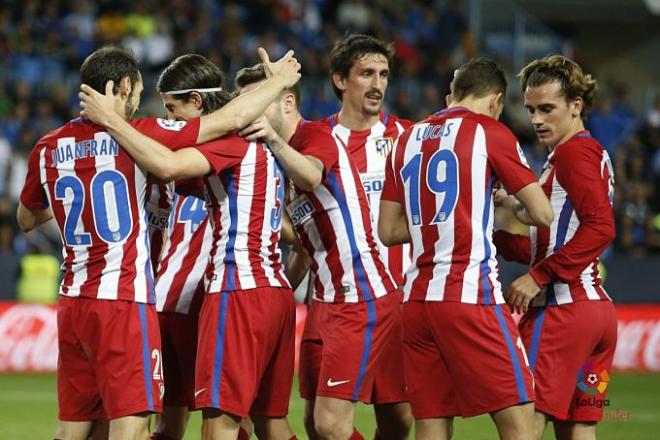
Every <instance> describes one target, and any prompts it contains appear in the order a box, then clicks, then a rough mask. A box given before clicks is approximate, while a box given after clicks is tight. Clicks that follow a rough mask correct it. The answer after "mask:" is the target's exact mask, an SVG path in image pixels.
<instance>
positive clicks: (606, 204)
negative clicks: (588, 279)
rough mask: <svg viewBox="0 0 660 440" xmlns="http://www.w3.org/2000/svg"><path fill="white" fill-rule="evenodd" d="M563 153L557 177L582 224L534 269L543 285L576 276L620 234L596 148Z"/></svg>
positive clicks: (566, 280) (537, 280)
mask: <svg viewBox="0 0 660 440" xmlns="http://www.w3.org/2000/svg"><path fill="white" fill-rule="evenodd" d="M562 155H563V156H564V157H561V158H559V157H558V158H557V165H556V176H557V180H558V181H559V183H560V184H561V185H562V186H563V187H564V188H565V189H566V192H567V194H568V199H569V200H570V201H571V203H572V205H573V208H574V209H575V214H576V215H577V217H578V219H579V220H580V225H579V226H578V228H577V230H576V231H575V234H574V235H573V237H571V239H570V240H568V241H567V242H566V243H565V244H564V246H562V247H561V248H560V249H559V250H558V251H557V252H555V253H553V254H552V255H550V256H549V257H547V258H545V259H544V260H542V261H540V262H539V263H538V264H537V265H535V266H534V267H533V268H532V270H530V275H531V276H532V277H533V278H534V280H535V281H536V282H537V284H538V285H539V286H540V287H543V286H545V285H546V284H548V283H550V282H553V281H561V282H564V283H568V282H570V281H572V280H574V279H575V278H576V277H578V276H579V275H580V273H581V272H582V271H583V270H584V269H585V268H586V267H587V266H588V265H589V264H590V263H591V262H593V261H594V260H595V259H596V258H597V257H598V256H599V255H600V254H601V253H603V251H604V250H605V249H606V248H607V246H609V244H610V243H611V242H612V241H613V240H614V238H615V237H616V228H615V224H614V214H613V212H612V206H611V204H610V198H609V189H608V188H607V184H606V183H605V182H604V181H603V176H602V175H601V162H600V158H599V157H598V156H597V155H596V154H595V153H594V152H593V151H568V150H566V151H563V152H562ZM559 159H561V162H560V160H559Z"/></svg>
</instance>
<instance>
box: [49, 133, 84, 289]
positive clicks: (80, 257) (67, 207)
mask: <svg viewBox="0 0 660 440" xmlns="http://www.w3.org/2000/svg"><path fill="white" fill-rule="evenodd" d="M75 141H76V139H75V138H74V137H63V138H59V139H57V148H60V147H64V146H65V145H70V144H72V143H75ZM44 165H45V163H44ZM74 165H75V161H67V162H64V163H58V164H57V167H56V168H55V169H56V170H57V178H58V180H59V179H60V178H62V177H64V176H72V177H74V178H75V179H76V180H78V181H80V179H79V178H78V176H77V175H76V171H75V169H74ZM81 185H82V182H81ZM72 199H73V193H72V191H66V195H65V198H64V200H63V201H62V206H63V208H64V216H65V218H66V219H69V212H70V211H71V206H72ZM67 200H68V202H67ZM82 204H83V206H85V192H84V191H83V194H82ZM84 230H85V228H84V225H83V220H82V216H79V217H78V221H77V223H76V227H75V230H74V231H75V232H74V233H75V235H76V236H78V235H80V234H82V233H84ZM62 242H63V243H66V241H62ZM69 246H70V248H71V250H72V251H73V261H72V262H71V272H73V280H72V282H71V285H70V286H68V289H67V293H66V295H67V296H80V286H82V284H83V283H84V282H85V281H87V260H88V256H89V252H88V251H87V246H84V245H82V246H81V245H76V244H72V243H69ZM60 293H62V288H61V287H60Z"/></svg>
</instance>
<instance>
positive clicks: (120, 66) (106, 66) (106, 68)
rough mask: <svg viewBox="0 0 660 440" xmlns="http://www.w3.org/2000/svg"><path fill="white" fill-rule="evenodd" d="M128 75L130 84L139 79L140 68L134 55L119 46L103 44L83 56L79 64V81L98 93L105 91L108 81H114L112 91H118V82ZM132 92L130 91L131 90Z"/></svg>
mask: <svg viewBox="0 0 660 440" xmlns="http://www.w3.org/2000/svg"><path fill="white" fill-rule="evenodd" d="M125 77H128V78H129V79H130V80H131V84H133V87H135V84H136V83H137V82H138V81H139V80H140V69H139V67H138V61H137V58H135V55H133V53H132V52H131V51H130V50H128V49H125V48H123V47H120V46H104V47H102V48H100V49H97V50H95V51H94V52H92V54H91V55H89V56H88V57H87V58H85V61H83V63H82V66H80V82H81V84H87V85H88V86H90V87H91V88H93V89H94V90H96V91H97V92H99V93H105V85H106V83H107V82H108V81H111V80H112V81H114V83H115V85H114V88H113V93H117V92H118V91H119V83H120V81H121V80H122V79H124V78H125ZM131 93H132V92H131Z"/></svg>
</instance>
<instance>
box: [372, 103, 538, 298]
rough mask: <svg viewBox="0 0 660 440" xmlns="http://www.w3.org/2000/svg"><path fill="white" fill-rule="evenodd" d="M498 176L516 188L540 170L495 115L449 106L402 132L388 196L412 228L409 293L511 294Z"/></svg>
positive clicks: (431, 295) (389, 177)
mask: <svg viewBox="0 0 660 440" xmlns="http://www.w3.org/2000/svg"><path fill="white" fill-rule="evenodd" d="M497 180H499V181H501V182H502V183H503V184H504V186H505V187H506V188H507V190H508V191H509V192H510V193H516V192H518V191H519V190H520V189H521V188H523V187H525V186H527V185H528V184H530V183H532V182H536V176H535V175H534V173H533V172H532V171H531V170H530V169H529V167H528V166H527V164H526V160H525V158H524V155H523V153H522V150H521V149H520V147H519V146H518V143H517V141H516V138H515V137H514V136H513V134H512V133H511V132H510V131H509V129H507V128H506V127H505V126H504V125H503V124H501V123H500V122H498V121H496V120H495V119H493V118H490V117H488V116H485V115H481V114H477V113H473V112H471V111H469V110H468V109H466V108H461V107H454V108H449V109H446V110H443V111H441V112H439V113H436V114H435V115H432V116H430V117H428V118H427V119H425V120H424V121H421V122H419V123H417V124H415V125H413V126H412V127H410V128H409V129H407V130H406V131H405V132H404V133H403V134H402V135H401V136H400V137H399V140H398V142H397V143H396V144H395V146H394V149H393V150H392V153H391V155H390V161H388V166H387V168H386V176H385V185H384V188H383V194H382V199H383V200H390V201H395V202H399V203H400V204H401V205H402V207H403V209H404V212H405V215H406V218H407V222H408V230H409V231H410V237H411V245H412V264H411V265H410V266H409V268H408V270H407V272H406V283H405V285H404V301H454V302H462V303H470V304H501V303H503V302H504V298H503V296H502V289H501V286H500V283H499V281H498V279H497V271H498V268H497V260H496V259H495V254H496V252H495V249H494V246H493V243H492V234H493V213H494V212H493V202H492V189H493V185H494V183H495V182H496V181H497Z"/></svg>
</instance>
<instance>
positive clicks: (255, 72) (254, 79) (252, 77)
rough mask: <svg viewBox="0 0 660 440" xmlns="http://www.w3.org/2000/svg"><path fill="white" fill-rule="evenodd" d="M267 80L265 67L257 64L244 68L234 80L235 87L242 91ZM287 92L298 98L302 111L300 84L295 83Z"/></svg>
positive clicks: (298, 104) (298, 106)
mask: <svg viewBox="0 0 660 440" xmlns="http://www.w3.org/2000/svg"><path fill="white" fill-rule="evenodd" d="M265 80H266V71H265V70H264V65H263V64H261V63H258V64H255V65H254V66H251V67H243V68H242V69H241V70H239V71H238V73H236V78H235V79H234V87H236V88H237V89H242V88H243V87H245V86H248V85H250V84H254V83H258V82H261V81H265ZM284 91H285V92H289V93H293V96H294V98H296V108H297V109H298V110H300V82H297V83H295V84H294V85H293V86H291V87H288V88H286V89H285V90H284Z"/></svg>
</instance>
